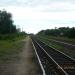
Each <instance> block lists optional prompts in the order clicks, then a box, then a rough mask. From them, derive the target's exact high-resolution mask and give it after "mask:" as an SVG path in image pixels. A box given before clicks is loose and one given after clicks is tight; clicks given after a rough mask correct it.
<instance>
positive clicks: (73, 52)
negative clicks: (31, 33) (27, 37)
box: [39, 38, 75, 58]
mask: <svg viewBox="0 0 75 75" xmlns="http://www.w3.org/2000/svg"><path fill="white" fill-rule="evenodd" d="M39 39H40V40H41V41H43V42H44V43H46V44H47V45H48V46H50V47H53V48H55V49H57V50H59V51H61V52H64V53H66V54H67V55H69V56H71V57H73V58H75V50H71V49H67V48H65V47H64V46H62V45H60V44H57V43H54V42H52V41H48V40H46V39H44V38H39Z"/></svg>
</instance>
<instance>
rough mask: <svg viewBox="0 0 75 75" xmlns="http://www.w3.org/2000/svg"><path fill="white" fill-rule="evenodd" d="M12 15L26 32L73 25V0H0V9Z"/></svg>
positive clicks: (74, 5) (74, 13)
mask: <svg viewBox="0 0 75 75" xmlns="http://www.w3.org/2000/svg"><path fill="white" fill-rule="evenodd" d="M2 9H6V10H7V11H8V12H11V13H12V15H13V20H14V23H15V24H16V25H17V27H20V28H21V29H23V30H24V31H26V32H29V33H37V32H38V31H40V30H42V29H51V28H55V27H63V26H65V27H67V26H69V27H75V0H0V10H2Z"/></svg>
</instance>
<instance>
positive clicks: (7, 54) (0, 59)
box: [0, 36, 25, 63]
mask: <svg viewBox="0 0 75 75" xmlns="http://www.w3.org/2000/svg"><path fill="white" fill-rule="evenodd" d="M22 39H25V36H21V37H16V38H14V40H0V63H6V62H9V61H10V60H12V59H13V58H14V59H15V58H16V57H17V56H16V54H18V53H19V52H20V51H21V50H22V49H21V48H22V47H23V46H24V42H23V41H20V40H22ZM18 41H20V42H18Z"/></svg>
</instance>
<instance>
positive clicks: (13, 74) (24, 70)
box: [0, 37, 42, 75]
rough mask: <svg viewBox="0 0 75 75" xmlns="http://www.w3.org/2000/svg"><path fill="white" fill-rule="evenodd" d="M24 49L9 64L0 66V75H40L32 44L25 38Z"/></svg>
mask: <svg viewBox="0 0 75 75" xmlns="http://www.w3.org/2000/svg"><path fill="white" fill-rule="evenodd" d="M23 41H25V45H24V48H23V50H22V52H21V53H19V54H18V56H19V58H18V59H16V61H12V63H9V64H2V65H1V66H0V72H1V73H0V75H42V72H41V69H40V66H39V64H38V61H37V58H36V55H35V52H34V49H33V47H32V43H31V40H30V38H29V37H27V38H26V40H23Z"/></svg>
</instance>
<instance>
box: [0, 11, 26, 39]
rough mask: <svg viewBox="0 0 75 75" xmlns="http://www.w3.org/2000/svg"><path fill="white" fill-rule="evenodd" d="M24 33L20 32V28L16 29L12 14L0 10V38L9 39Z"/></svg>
mask: <svg viewBox="0 0 75 75" xmlns="http://www.w3.org/2000/svg"><path fill="white" fill-rule="evenodd" d="M24 34H26V33H25V32H21V31H20V28H18V29H17V28H16V25H14V21H13V20H12V14H11V13H9V12H7V11H6V10H0V39H6V38H8V39H9V38H13V37H15V36H16V35H17V36H20V35H24Z"/></svg>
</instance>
